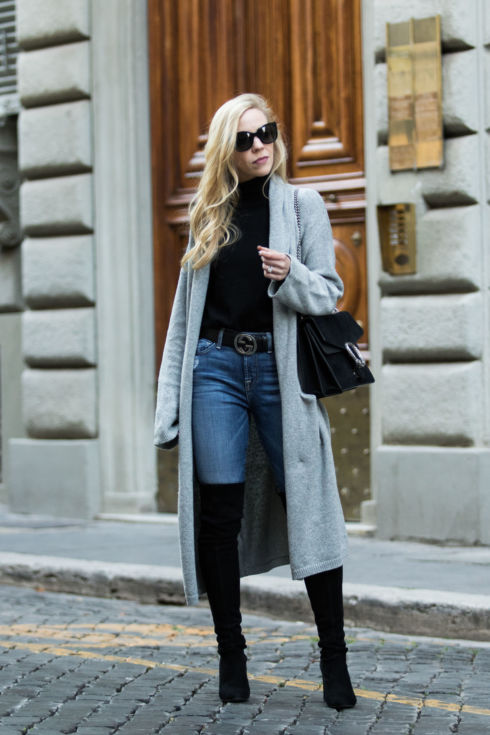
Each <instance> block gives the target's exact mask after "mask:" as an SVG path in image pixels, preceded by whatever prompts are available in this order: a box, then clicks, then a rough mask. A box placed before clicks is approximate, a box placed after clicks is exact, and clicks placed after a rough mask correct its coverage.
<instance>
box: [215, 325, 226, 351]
mask: <svg viewBox="0 0 490 735" xmlns="http://www.w3.org/2000/svg"><path fill="white" fill-rule="evenodd" d="M224 333H225V330H224V329H223V328H222V329H220V330H219V332H218V341H217V342H216V349H217V350H220V349H221V343H222V342H223V335H224Z"/></svg>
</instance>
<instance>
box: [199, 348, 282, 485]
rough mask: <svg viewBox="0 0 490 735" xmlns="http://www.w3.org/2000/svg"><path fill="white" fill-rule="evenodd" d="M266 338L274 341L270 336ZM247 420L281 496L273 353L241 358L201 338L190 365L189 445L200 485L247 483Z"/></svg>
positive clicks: (279, 422) (279, 421) (278, 410)
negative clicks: (265, 457) (191, 367)
mask: <svg viewBox="0 0 490 735" xmlns="http://www.w3.org/2000/svg"><path fill="white" fill-rule="evenodd" d="M269 339H270V341H271V345H272V340H271V338H270V335H269ZM250 415H253V417H254V420H255V423H256V426H257V430H258V433H259V437H260V440H261V442H262V444H263V446H264V449H265V451H266V453H267V456H268V458H269V461H270V463H271V467H272V471H273V473H274V479H275V481H276V485H277V490H278V492H285V484H284V460H283V448H282V418H281V396H280V393H279V383H278V379H277V370H276V361H275V357H274V352H273V351H272V349H271V351H270V352H256V353H255V354H254V355H240V354H239V353H238V352H236V351H235V349H234V348H233V347H225V346H222V345H221V344H220V340H219V339H218V341H217V342H211V341H210V340H208V339H200V340H199V342H198V346H197V351H196V356H195V360H194V379H193V394H192V441H193V448H194V461H195V465H196V472H197V477H198V480H199V482H201V483H206V484H224V483H226V484H231V483H236V482H244V481H245V458H246V452H247V445H248V432H249V420H250Z"/></svg>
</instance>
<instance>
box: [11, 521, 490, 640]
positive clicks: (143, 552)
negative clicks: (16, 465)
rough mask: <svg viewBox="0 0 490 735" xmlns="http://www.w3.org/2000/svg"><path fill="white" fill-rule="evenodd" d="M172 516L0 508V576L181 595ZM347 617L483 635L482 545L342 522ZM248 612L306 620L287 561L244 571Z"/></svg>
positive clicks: (487, 627)
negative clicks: (388, 537)
mask: <svg viewBox="0 0 490 735" xmlns="http://www.w3.org/2000/svg"><path fill="white" fill-rule="evenodd" d="M175 521H176V519H175V517H174V516H168V515H159V516H146V517H145V516H138V517H130V518H127V519H126V520H124V517H121V516H118V517H117V518H116V519H112V520H110V519H109V518H107V517H106V518H103V519H100V520H96V521H92V522H80V521H69V520H67V521H61V520H57V519H53V518H39V517H33V516H15V515H12V514H8V513H6V512H3V513H2V512H0V583H9V584H23V585H26V586H31V587H42V588H44V589H46V590H52V591H61V592H74V593H79V594H87V595H96V596H100V597H117V598H123V599H132V600H137V601H140V602H147V603H155V602H158V603H167V604H168V603H171V604H174V603H178V604H183V603H184V599H183V590H182V577H181V571H180V559H179V549H178V538H177V525H176V522H175ZM349 531H350V554H349V557H348V559H347V561H346V563H345V567H344V579H345V583H344V602H345V610H346V620H347V621H348V623H349V624H351V625H355V626H367V627H373V628H377V629H380V630H385V631H392V632H397V633H407V634H419V635H435V636H446V637H450V638H455V637H456V638H468V639H473V640H490V548H488V547H461V546H437V545H434V544H432V545H431V544H420V543H410V542H399V541H381V540H378V539H375V538H372V537H370V536H369V535H363V534H362V533H361V532H363V533H364V532H366V529H363V528H362V527H360V526H356V525H355V524H352V525H349ZM242 595H243V607H244V609H246V610H248V611H250V612H256V613H261V614H270V615H273V616H277V617H282V618H284V619H289V620H303V621H305V622H308V621H311V611H310V607H309V604H308V601H307V598H306V595H305V591H304V585H303V584H302V582H298V581H292V580H291V579H290V572H289V568H288V567H281V568H279V569H274V570H273V571H272V572H271V573H269V574H262V575H257V576H254V577H249V578H247V579H245V580H244V581H243V583H242Z"/></svg>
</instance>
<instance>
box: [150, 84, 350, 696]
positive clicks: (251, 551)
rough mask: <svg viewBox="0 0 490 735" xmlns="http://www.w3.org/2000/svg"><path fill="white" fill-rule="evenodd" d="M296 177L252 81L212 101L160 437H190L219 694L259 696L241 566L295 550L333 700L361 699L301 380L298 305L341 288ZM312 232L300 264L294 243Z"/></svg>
mask: <svg viewBox="0 0 490 735" xmlns="http://www.w3.org/2000/svg"><path fill="white" fill-rule="evenodd" d="M298 202H299V208H300V221H301V233H299V232H298V225H297V220H296V215H295V209H294V188H293V187H292V186H290V185H289V184H287V183H286V148H285V145H284V142H283V139H282V136H281V131H280V127H279V126H278V124H277V122H276V120H275V119H274V115H273V113H272V110H271V109H270V107H269V106H268V104H267V102H266V101H265V100H264V98H262V97H261V96H259V95H255V94H242V95H239V96H238V97H236V98H234V99H231V100H229V101H228V102H226V103H225V104H224V105H222V107H220V108H219V109H218V110H217V112H216V113H215V115H214V117H213V120H212V122H211V125H210V128H209V137H208V142H207V144H206V148H205V167H204V171H203V175H202V178H201V181H200V184H199V187H198V191H197V194H196V196H195V198H194V200H193V202H192V204H191V210H190V224H191V228H190V229H191V234H190V240H189V246H188V248H187V251H186V254H185V255H184V257H183V259H182V269H181V274H180V279H179V283H178V287H177V292H176V295H175V301H174V306H173V310H172V316H171V319H170V325H169V329H168V333H167V339H166V343H165V349H164V353H163V359H162V365H161V370H160V376H159V383H158V400H157V410H156V423H155V443H156V445H157V446H158V447H161V448H163V449H168V448H171V447H173V446H175V444H176V443H177V441H178V442H179V528H180V543H181V558H182V568H183V576H184V586H185V591H186V597H187V601H188V603H189V604H195V603H196V602H197V600H198V595H199V594H200V593H202V592H206V593H207V596H208V600H209V604H210V608H211V613H212V616H213V621H214V627H215V632H216V637H217V642H218V653H219V656H220V666H219V695H220V697H221V699H222V700H223V701H224V702H241V701H245V700H246V699H248V697H249V694H250V689H249V683H248V680H247V669H246V661H247V659H246V656H245V654H244V649H245V647H246V642H245V638H244V636H243V633H242V629H241V614H240V576H246V575H249V574H257V573H261V572H265V571H268V570H270V569H272V568H274V567H276V566H278V565H282V564H286V563H290V565H291V572H292V576H293V578H295V579H304V580H305V584H306V590H307V592H308V595H309V598H310V601H311V605H312V609H313V613H314V616H315V621H316V624H317V627H318V634H319V647H320V651H321V657H320V666H321V672H322V676H323V684H324V698H325V701H326V703H327V705H328V706H330V707H334V708H336V709H344V708H346V707H352V706H354V704H355V702H356V697H355V694H354V691H353V689H352V686H351V682H350V678H349V673H348V670H347V665H346V651H347V649H346V646H345V640H344V627H343V604H342V563H343V559H344V556H345V553H346V533H345V524H344V519H343V515H342V509H341V506H340V502H339V497H338V492H337V485H336V480H335V470H334V463H333V458H332V450H331V443H330V431H329V424H328V418H327V415H326V412H325V409H324V407H323V406H322V404H321V403H320V402H319V401H317V400H316V398H315V397H314V396H313V395H308V394H304V393H302V391H301V388H300V385H299V382H298V376H297V364H296V315H297V313H298V312H300V313H308V314H324V313H329V312H331V311H332V310H333V309H334V307H335V305H336V303H337V300H338V299H339V297H340V296H341V295H342V282H341V280H340V279H339V277H338V275H337V273H336V272H335V257H334V251H333V241H332V234H331V228H330V224H329V220H328V216H327V213H326V210H325V206H324V204H323V201H322V199H321V197H320V196H319V195H318V194H317V193H316V192H315V191H313V190H309V189H303V190H301V191H300V192H299V197H298ZM298 237H301V251H302V262H299V261H298V260H297V258H296V257H295V253H296V252H297V241H298Z"/></svg>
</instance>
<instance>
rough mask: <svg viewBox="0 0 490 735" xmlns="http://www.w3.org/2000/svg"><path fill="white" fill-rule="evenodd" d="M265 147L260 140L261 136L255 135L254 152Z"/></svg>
mask: <svg viewBox="0 0 490 735" xmlns="http://www.w3.org/2000/svg"><path fill="white" fill-rule="evenodd" d="M263 147H264V144H263V143H262V141H261V140H260V138H259V136H258V135H255V136H254V141H253V144H252V149H253V150H254V151H256V150H260V149H261V148H263Z"/></svg>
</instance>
